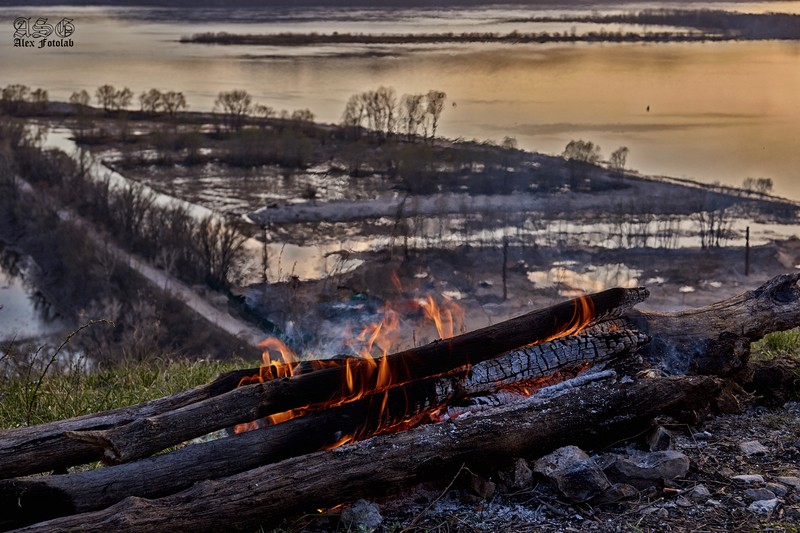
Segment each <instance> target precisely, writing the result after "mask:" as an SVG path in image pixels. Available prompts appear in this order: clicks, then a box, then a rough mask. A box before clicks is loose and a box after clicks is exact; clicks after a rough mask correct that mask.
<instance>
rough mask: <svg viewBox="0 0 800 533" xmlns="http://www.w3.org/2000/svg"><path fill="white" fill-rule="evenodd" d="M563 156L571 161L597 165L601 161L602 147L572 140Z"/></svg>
mask: <svg viewBox="0 0 800 533" xmlns="http://www.w3.org/2000/svg"><path fill="white" fill-rule="evenodd" d="M562 155H563V156H564V159H568V160H570V161H578V162H580V163H590V164H595V163H597V162H598V161H600V147H599V146H597V145H596V144H594V143H593V142H591V141H582V140H577V141H575V140H572V141H570V142H569V143H567V146H566V148H564V153H563V154H562Z"/></svg>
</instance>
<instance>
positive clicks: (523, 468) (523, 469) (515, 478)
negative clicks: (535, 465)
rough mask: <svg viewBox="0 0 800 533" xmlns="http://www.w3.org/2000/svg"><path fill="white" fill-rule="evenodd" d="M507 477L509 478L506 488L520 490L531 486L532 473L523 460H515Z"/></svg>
mask: <svg viewBox="0 0 800 533" xmlns="http://www.w3.org/2000/svg"><path fill="white" fill-rule="evenodd" d="M508 477H509V478H510V479H508V486H509V487H511V488H512V489H517V490H522V489H527V488H529V487H531V486H532V485H533V471H532V470H531V467H530V466H528V461H526V460H525V459H517V461H516V462H515V463H514V470H513V472H511V476H508Z"/></svg>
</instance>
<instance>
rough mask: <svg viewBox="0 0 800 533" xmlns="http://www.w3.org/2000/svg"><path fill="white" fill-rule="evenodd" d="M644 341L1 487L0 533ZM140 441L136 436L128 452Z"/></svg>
mask: <svg viewBox="0 0 800 533" xmlns="http://www.w3.org/2000/svg"><path fill="white" fill-rule="evenodd" d="M647 340H648V339H647V338H646V336H644V335H641V334H637V333H635V332H627V331H618V332H612V333H608V334H605V335H603V336H599V337H586V336H573V337H565V338H561V339H556V340H554V341H551V342H548V343H544V344H540V345H536V346H530V347H526V348H524V349H521V350H515V351H513V352H509V353H507V354H504V355H502V356H500V357H498V358H497V359H492V360H489V361H484V362H482V363H479V364H477V365H476V366H474V367H472V368H471V369H469V370H468V371H466V372H459V373H458V374H454V375H449V376H443V377H437V378H429V379H426V380H417V381H414V382H411V383H408V384H406V385H404V386H399V387H395V388H392V389H389V390H388V391H387V394H385V395H384V394H377V395H372V396H370V397H367V398H364V399H362V400H358V401H356V402H351V403H348V404H344V405H341V406H338V407H333V408H328V409H325V410H323V411H318V412H313V413H310V414H307V415H305V416H302V417H300V418H295V419H293V420H289V421H287V422H283V423H281V424H278V425H274V426H268V427H266V428H263V429H259V430H254V431H249V432H247V433H243V434H240V435H235V436H231V437H228V438H222V439H217V440H214V441H210V442H205V443H201V444H195V445H191V446H188V447H185V448H181V449H178V450H176V451H174V452H171V453H168V454H164V455H157V456H155V457H151V458H148V459H143V460H141V461H136V462H134V463H125V464H122V465H118V466H112V467H108V468H101V469H97V470H90V471H87V472H82V473H78V474H69V475H61V476H46V477H32V478H18V479H13V480H2V481H0V508H5V509H8V512H6V513H4V515H3V516H2V517H0V530H5V529H8V528H10V527H20V526H22V525H25V524H29V523H34V522H38V521H41V520H46V519H49V518H53V517H57V516H63V515H67V514H74V513H82V512H86V511H91V510H95V509H102V508H104V507H108V506H109V505H112V504H114V503H116V502H118V501H120V500H122V499H124V498H126V497H128V496H140V497H148V498H152V497H157V496H160V495H163V494H171V493H174V492H177V491H178V490H181V489H183V488H186V487H188V486H191V485H192V484H193V483H195V482H197V481H202V480H204V479H215V478H219V477H224V476H230V475H233V474H236V473H239V472H243V471H245V470H249V469H252V468H255V467H257V466H261V465H264V464H269V463H272V462H275V461H279V460H282V459H286V458H288V457H294V456H298V455H302V454H306V453H311V452H315V451H317V450H320V449H323V448H326V447H330V446H332V445H334V444H335V443H337V442H339V441H341V440H342V438H344V437H347V436H353V437H354V439H355V440H357V439H358V436H359V435H372V434H374V433H376V432H377V431H380V430H382V429H386V428H390V427H392V426H394V425H396V424H399V423H402V422H404V421H406V420H407V419H409V418H411V417H414V416H415V415H420V414H424V413H427V412H430V411H431V410H433V409H436V408H438V407H440V406H442V405H444V404H449V403H450V402H453V401H455V400H457V399H459V398H464V397H466V396H468V395H471V394H476V393H483V392H491V391H495V390H498V389H499V388H500V387H502V386H503V385H507V384H510V383H515V382H518V381H522V380H527V379H531V378H541V377H545V376H548V375H550V374H552V373H553V372H558V371H560V370H563V369H566V368H570V367H579V366H581V365H582V364H584V363H586V362H590V361H591V362H601V361H607V360H609V359H611V358H613V357H617V356H620V355H623V354H628V353H631V352H632V351H633V350H635V349H636V348H638V347H639V346H641V345H642V344H644V343H645V342H647ZM136 442H137V439H135V438H134V440H133V445H134V446H135V445H136Z"/></svg>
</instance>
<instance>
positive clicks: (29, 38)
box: [14, 17, 75, 48]
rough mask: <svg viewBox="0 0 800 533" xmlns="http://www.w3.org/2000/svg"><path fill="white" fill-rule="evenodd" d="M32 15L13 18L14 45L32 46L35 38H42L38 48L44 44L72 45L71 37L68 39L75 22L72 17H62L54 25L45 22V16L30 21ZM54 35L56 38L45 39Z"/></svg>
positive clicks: (73, 29) (73, 31)
mask: <svg viewBox="0 0 800 533" xmlns="http://www.w3.org/2000/svg"><path fill="white" fill-rule="evenodd" d="M31 18H32V17H18V18H16V19H15V20H14V46H15V47H34V46H36V45H35V40H36V39H42V41H40V42H39V48H44V47H45V46H50V47H54V46H55V47H62V46H73V42H72V39H68V37H70V36H71V35H72V34H73V33H75V24H73V19H71V18H63V19H61V20H60V21H59V22H58V23H57V24H56V25H55V26H54V25H52V24H48V23H47V18H45V17H39V18H37V19H36V20H35V21H34V22H31ZM50 36H54V37H57V38H58V39H50V40H47V38H48V37H50Z"/></svg>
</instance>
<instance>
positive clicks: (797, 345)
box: [751, 328, 800, 361]
mask: <svg viewBox="0 0 800 533" xmlns="http://www.w3.org/2000/svg"><path fill="white" fill-rule="evenodd" d="M751 354H752V355H751V357H752V359H754V360H764V361H766V360H770V359H775V358H776V357H779V356H788V357H791V358H793V359H800V328H795V329H790V330H788V331H776V332H775V333H770V334H768V335H766V336H765V337H764V338H763V339H761V340H760V341H757V342H754V343H753V344H752V346H751Z"/></svg>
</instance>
